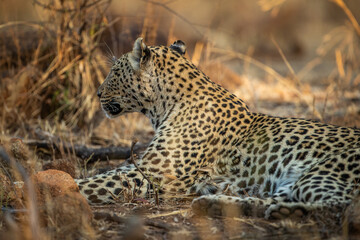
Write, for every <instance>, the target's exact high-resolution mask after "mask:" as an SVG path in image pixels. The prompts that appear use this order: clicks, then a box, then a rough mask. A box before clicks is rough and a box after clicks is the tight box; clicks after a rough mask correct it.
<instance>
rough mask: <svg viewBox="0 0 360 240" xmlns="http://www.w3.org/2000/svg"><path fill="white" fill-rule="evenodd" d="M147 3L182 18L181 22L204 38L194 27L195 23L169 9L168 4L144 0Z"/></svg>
mask: <svg viewBox="0 0 360 240" xmlns="http://www.w3.org/2000/svg"><path fill="white" fill-rule="evenodd" d="M143 1H145V2H148V3H151V4H154V5H158V6H160V7H162V8H164V9H165V10H167V11H169V12H171V13H172V14H174V15H175V16H177V17H178V18H180V19H181V20H183V21H184V22H186V23H187V24H189V26H190V27H191V28H192V29H193V30H194V31H195V32H196V33H197V34H199V35H200V36H201V37H204V34H202V33H201V32H200V31H199V30H198V29H197V28H195V27H194V23H192V22H190V21H189V20H187V19H186V18H185V17H184V16H182V15H180V14H179V13H177V12H176V11H175V10H173V9H172V8H170V7H168V6H167V5H166V4H168V3H169V2H167V3H161V2H156V1H151V0H143Z"/></svg>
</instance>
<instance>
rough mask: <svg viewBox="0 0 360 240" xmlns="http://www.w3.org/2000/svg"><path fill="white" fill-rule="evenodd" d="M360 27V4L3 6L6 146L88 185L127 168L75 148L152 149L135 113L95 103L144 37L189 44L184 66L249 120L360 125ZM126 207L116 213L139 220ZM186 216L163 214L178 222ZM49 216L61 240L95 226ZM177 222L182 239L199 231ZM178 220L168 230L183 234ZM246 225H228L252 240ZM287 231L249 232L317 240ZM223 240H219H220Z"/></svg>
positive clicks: (233, 1)
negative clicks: (230, 96) (106, 172)
mask: <svg viewBox="0 0 360 240" xmlns="http://www.w3.org/2000/svg"><path fill="white" fill-rule="evenodd" d="M359 21H360V1H358V0H316V1H314V0H253V1H250V0H181V1H180V0H113V1H111V0H31V1H30V0H12V1H9V0H0V146H1V147H4V148H5V149H6V150H7V152H8V153H11V154H10V155H12V157H13V158H14V159H16V160H18V161H20V160H21V161H22V163H23V164H24V165H25V166H28V169H30V170H29V172H30V171H34V172H36V171H39V170H44V169H49V168H55V169H60V170H63V171H65V172H68V173H70V175H71V176H72V177H82V176H89V175H91V174H94V173H97V172H99V170H97V169H99V166H101V167H102V168H103V169H109V168H113V167H114V166H116V165H117V164H119V162H123V160H124V159H117V160H120V161H113V160H112V161H110V160H111V159H107V161H102V162H100V161H98V159H91V158H92V156H90V157H82V158H81V157H79V156H78V155H76V154H75V153H74V152H73V151H68V150H69V149H73V148H74V146H75V145H78V146H90V147H95V148H102V147H111V146H116V147H119V146H120V147H121V146H124V147H129V146H130V145H131V143H132V140H133V139H134V138H136V139H138V140H139V141H140V142H141V143H148V142H149V141H150V139H151V138H152V136H153V130H152V128H151V126H150V124H149V121H148V119H146V118H145V117H144V116H142V115H141V114H137V113H134V114H128V115H126V116H122V117H119V118H116V119H111V120H110V119H106V118H105V116H104V114H103V113H102V112H101V110H100V104H99V101H98V97H97V96H96V90H97V88H98V86H99V85H100V84H101V83H102V82H103V81H104V79H105V77H106V75H107V74H108V71H109V69H110V67H111V59H112V57H113V56H116V57H119V56H121V55H122V54H123V53H125V52H128V51H130V50H131V49H132V45H133V42H134V41H135V39H136V38H137V37H139V36H142V37H143V38H144V39H145V42H146V43H147V45H170V44H171V43H173V42H174V41H175V40H177V39H181V40H183V41H184V42H185V43H186V45H187V53H186V57H187V58H189V59H190V60H191V61H192V62H193V63H194V64H196V65H197V66H198V67H199V68H200V69H201V70H202V71H203V72H204V73H205V74H207V75H209V76H210V78H211V79H212V80H213V81H215V82H217V83H219V84H221V85H222V86H224V87H225V88H227V89H228V90H229V91H230V92H232V93H234V94H236V95H237V96H238V97H240V98H241V99H243V100H244V101H245V102H246V103H247V104H248V105H249V107H250V109H251V110H252V111H255V112H261V113H266V114H271V115H277V116H289V117H301V118H310V119H317V120H320V121H323V122H326V123H332V124H336V125H343V126H350V127H360V49H359V48H360V26H359ZM49 143H51V144H49ZM65 143H66V144H65ZM49 146H50V147H49ZM69 146H70V147H69ZM65 149H67V151H65ZM0 150H1V149H0ZM90 160H92V162H93V164H90ZM26 161H27V163H25V162H26ZM29 162H30V163H29ZM0 169H1V170H2V168H0ZM0 172H1V171H0ZM1 176H2V175H1V173H0V177H1ZM1 179H2V178H1ZM0 190H1V191H0V192H1V193H2V192H3V191H2V188H0ZM0 200H1V202H2V203H3V204H2V205H3V206H4V205H7V204H8V203H7V202H5V203H4V202H3V198H2V197H1V199H0ZM188 204H189V203H188ZM129 206H130V205H128V206H126V207H125V208H120V210H119V209H118V207H119V206H118V205H117V206H116V208H114V209H112V207H109V209H110V211H111V212H114V211H115V210H116V211H118V212H119V213H120V214H123V212H124V211H125V212H126V211H127V213H129V212H130V213H132V211H131V209H130V207H129ZM178 206H179V204H178V203H176V204H175V205H170V207H169V206H167V205H166V206H165V207H168V209H167V211H169V210H171V211H172V210H174V211H175V212H176V211H178ZM181 206H182V204H181ZM184 206H185V208H186V207H189V205H184ZM122 207H123V206H122ZM151 207H153V205H150V210H151ZM163 207H164V206H163ZM124 209H125V210H124ZM92 210H94V208H92ZM150 210H149V211H150ZM150 212H151V211H150ZM160 213H161V210H160ZM178 213H179V212H178ZM151 214H152V212H151ZM3 216H4V215H3V214H2V213H1V214H0V226H1V227H0V231H2V226H3V223H4V217H3ZM49 216H50V220H51V221H48V226H52V227H53V228H48V230H49V232H51V233H52V234H54V235H51V236H57V238H58V239H64V238H62V236H69V235H68V234H69V231H68V230H67V229H68V228H67V227H68V226H72V230H71V231H74V232H76V234H78V233H79V231H82V233H81V234H83V233H84V232H89V231H90V230H89V229H90V228H92V227H89V226H88V225H84V224H83V223H82V222H81V223H79V224H80V225H76V224H75V225H74V224H73V223H72V220H70V221H69V222H66V223H64V224H65V226H66V227H61V226H63V225H61V226H60V225H57V222H56V221H53V220H54V219H56V216H55V215H51V214H49ZM171 216H172V215H171ZM176 216H177V218H179V219H182V221H183V222H182V224H183V225H184V229H189V226H191V227H194V226H195V225H196V224H185V223H189V222H188V220H189V218H188V216H187V217H186V216H185V215H184V214H182V213H181V214H178V215H176ZM70 218H72V217H71V216H70ZM149 219H150V220H151V221H153V220H152V218H149ZM149 219H148V220H149ZM174 219H175V218H172V217H168V218H166V219H165V221H170V222H174V223H175V224H177V225H179V224H181V223H178V222H179V220H177V221H175V220H174ZM204 221H205V222H204ZM259 221H260V220H259ZM245 222H246V224H247V225H246V226H245ZM245 222H242V223H241V224H242V225H241V227H239V224H240V223H239V222H237V223H236V224H235V225H231V226H232V227H233V228H231V226H230V227H229V226H228V227H229V229H234V231H235V232H236V231H237V232H236V234H238V232H239V231H240V232H241V236H245V238H246V236H248V235H246V234H248V232H246V233H245V232H244V231H243V230H244V229H245V230H246V229H248V228H249V224H248V222H247V221H245ZM196 223H199V221H198V220H196ZM200 223H201V222H200ZM202 223H203V226H202V227H201V228H200V233H201V234H200V236H207V237H208V235H209V234H208V232H209V229H208V228H209V226H210V227H211V229H212V230H211V231H215V230H214V229H213V227H212V226H215V227H216V226H217V223H218V222H216V220H214V221H212V220H211V221H210V220H209V219H207V220H206V219H205V220H204V219H203V222H202ZM287 223H289V224H288V225H286V224H287ZM287 223H286V222H280V223H279V224H278V225H277V224H273V223H271V224H269V225H266V226H264V221H262V222H258V225H256V224H255V223H254V222H252V223H251V224H254V228H253V229H250V230H249V232H250V235H251V234H252V235H251V236H252V237H253V238H254V239H259V236H260V235H257V234H258V232H261V231H260V230H259V229H265V228H267V227H269V226H272V227H273V228H276V231H278V230H279V229H280V230H281V229H285V230H284V232H288V233H290V234H293V232H292V231H293V230H294V229H300V230H301V231H300V236H301V237H300V238H299V239H302V238H304V239H308V238H307V237H304V236H308V235H309V234H310V235H311V234H312V233H313V232H311V231H310V232H309V231H307V230H306V229H305V230H304V228H302V227H299V226H300V225H299V224H293V222H287ZM101 224H103V223H98V225H97V227H96V229H97V230H99V229H105V230H103V232H106V231H108V230H109V229H110V230H109V231H108V232H106V234H108V235H109V236H113V237H114V236H118V235H117V234H119V231H120V233H121V231H126V228H127V227H124V226H122V228H121V230H119V229H117V228H116V227H114V226H110V227H109V226H106V227H104V225H101ZM118 225H119V224H118ZM255 225H256V226H255ZM305 225H306V224H305ZM305 225H301V226H305ZM310 225H311V224H310ZM335 225H336V224H335ZM79 226H81V227H79ZM84 226H85V227H86V226H87V227H89V228H88V229H84ZM162 226H165V225H162ZM244 226H245V227H244ZM258 226H261V227H258ZM308 226H309V225H306V226H305V227H306V228H307V227H308ZM311 227H312V225H311ZM114 228H115V229H116V231H113V229H114ZM202 228H203V231H202V230H201V229H202ZM124 229H125V230H124ZM289 229H290V230H291V231H289ZM316 229H317V228H316ZM324 229H325V230H324ZM346 229H347V230H346V231H348V228H346ZM97 230H96V231H97ZM165 230H166V228H165ZM165 230H164V231H165ZM280 230H279V231H280ZM330 230H333V228H332V225H329V224H327V225H326V226H325V227H324V228H323V227H321V228H320V230H319V231H318V230H312V231H315V233H316V234H315V235H314V236H315V237H316V236H318V237H319V232H321V234H324V232H326V231H330ZM137 231H138V230H137V229H136V230H135V231H134V232H137ZM149 231H150V233H149ZM151 231H152V232H151ZM166 231H168V230H166ZM274 231H275V230H274ZM274 231H273V232H274ZM276 231H275V232H276ZM281 231H282V230H281ZM15 232H16V231H15ZM90 232H91V231H90ZM110 232H111V233H110ZM174 232H175V235H176V236H178V234H179V233H178V232H179V231H174ZM190 232H191V231H190ZM219 233H220V232H217V235H216V234H215V235H213V237H214V239H216V237H219V239H220V238H222V237H223V236H222V235H219ZM262 233H263V234H265V233H266V231H265V230H264V231H262ZM343 233H345V230H344V231H343ZM81 234H80V236H84V235H81ZM112 234H113V235H112ZM146 234H150V235H151V234H154V235H155V236H158V237H159V236H160V234H163V233H162V232H160V233H159V231H154V230H151V229H150V230H149V229H148V230H147V232H146ZM156 234H158V235H156ZM173 234H174V233H173ZM204 234H205V235H204ZM239 234H240V233H239ZM244 234H245V235H244ZM254 234H255V235H254ZM281 234H282V233H281ZM326 234H327V233H326ZM326 234H325V235H320V236H327V237H328V235H326ZM175 235H174V236H175ZM183 235H184V234H183ZM73 236H79V235H73ZM161 236H162V235H161ZM179 236H180V237H181V236H182V235H181V234H180V235H179ZM184 236H192V237H193V236H194V235H192V233H191V234H190V235H186V234H185V235H184ZM238 236H240V235H238ZM254 236H255V237H254ZM256 236H257V237H256ZM261 236H263V235H261ZM269 236H270V238H271V236H272V235H267V237H269ZM291 237H293V235H291ZM312 237H313V236H312ZM0 238H1V234H0ZM94 238H95V237H94ZM4 239H5V238H4ZM19 239H20V238H19ZM205 239H208V238H205Z"/></svg>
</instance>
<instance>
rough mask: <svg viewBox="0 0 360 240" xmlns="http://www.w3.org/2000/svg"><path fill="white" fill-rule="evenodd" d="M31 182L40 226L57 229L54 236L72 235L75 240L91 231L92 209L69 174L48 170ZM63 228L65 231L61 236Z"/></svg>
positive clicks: (40, 173)
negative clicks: (35, 197) (34, 192)
mask: <svg viewBox="0 0 360 240" xmlns="http://www.w3.org/2000/svg"><path fill="white" fill-rule="evenodd" d="M31 179H32V180H33V183H34V189H35V191H36V196H37V203H38V209H39V212H40V215H39V216H40V221H41V223H42V224H43V225H46V226H48V227H50V229H57V230H56V231H57V233H56V234H57V235H58V234H60V235H61V234H64V236H67V235H68V234H71V235H72V236H73V237H74V238H78V237H79V235H78V234H81V233H83V232H84V231H85V232H86V231H90V232H91V229H92V228H91V226H90V225H91V222H92V221H91V220H92V218H93V214H92V210H91V208H90V206H89V204H88V202H87V200H86V199H85V198H84V197H83V196H82V195H81V194H80V193H79V188H78V186H77V184H76V183H75V181H74V179H73V178H72V177H71V176H70V175H69V174H68V173H65V172H62V171H59V170H52V169H50V170H46V171H42V172H38V173H37V174H35V175H34V176H32V177H31ZM85 228H86V229H85ZM62 229H66V231H65V232H63V233H60V232H59V231H62Z"/></svg>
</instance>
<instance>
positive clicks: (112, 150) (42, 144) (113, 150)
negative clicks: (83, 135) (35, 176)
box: [23, 139, 146, 163]
mask: <svg viewBox="0 0 360 240" xmlns="http://www.w3.org/2000/svg"><path fill="white" fill-rule="evenodd" d="M23 142H24V143H25V144H27V145H29V146H31V147H37V148H44V149H54V150H55V151H57V152H60V151H61V149H63V150H64V152H66V153H74V154H75V155H76V156H77V157H79V158H81V159H89V161H88V162H90V163H91V162H95V161H98V160H100V161H107V160H109V159H127V158H129V157H130V156H131V153H132V152H131V151H132V150H130V149H129V148H126V147H105V148H92V147H87V146H84V145H77V144H70V143H67V142H65V141H63V140H60V139H52V141H46V140H23ZM145 149H146V144H141V145H138V147H137V148H136V149H135V151H136V152H140V151H143V150H145Z"/></svg>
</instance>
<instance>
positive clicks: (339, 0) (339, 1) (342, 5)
mask: <svg viewBox="0 0 360 240" xmlns="http://www.w3.org/2000/svg"><path fill="white" fill-rule="evenodd" d="M330 1H331V2H334V3H335V4H337V5H338V6H339V7H340V8H341V9H342V10H343V11H344V12H345V14H346V15H347V17H348V18H349V20H350V22H351V24H352V25H353V27H354V28H355V31H356V33H357V34H358V35H359V37H360V26H359V23H358V22H357V20H356V18H355V17H354V15H353V14H352V12H351V11H350V9H349V8H348V7H347V6H346V4H345V3H344V1H343V0H330Z"/></svg>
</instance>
